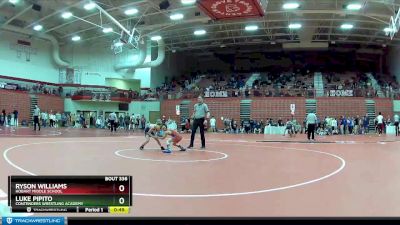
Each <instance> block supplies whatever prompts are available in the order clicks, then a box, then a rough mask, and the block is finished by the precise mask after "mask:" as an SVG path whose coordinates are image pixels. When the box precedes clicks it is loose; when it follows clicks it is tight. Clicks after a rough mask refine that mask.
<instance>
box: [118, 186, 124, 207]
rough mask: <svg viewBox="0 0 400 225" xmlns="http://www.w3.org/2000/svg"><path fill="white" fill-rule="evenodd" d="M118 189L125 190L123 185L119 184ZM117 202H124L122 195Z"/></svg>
mask: <svg viewBox="0 0 400 225" xmlns="http://www.w3.org/2000/svg"><path fill="white" fill-rule="evenodd" d="M118 190H119V191H120V192H124V191H125V186H124V185H119V187H118ZM118 202H119V204H121V205H123V204H124V203H125V199H124V197H121V198H119V200H118Z"/></svg>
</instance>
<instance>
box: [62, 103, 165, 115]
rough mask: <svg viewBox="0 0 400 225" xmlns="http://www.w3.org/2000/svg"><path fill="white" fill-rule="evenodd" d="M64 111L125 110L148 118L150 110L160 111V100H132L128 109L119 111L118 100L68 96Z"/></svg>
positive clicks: (130, 113)
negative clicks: (92, 99)
mask: <svg viewBox="0 0 400 225" xmlns="http://www.w3.org/2000/svg"><path fill="white" fill-rule="evenodd" d="M64 107H65V111H67V112H72V113H76V111H104V112H125V113H129V115H132V113H134V114H135V115H136V114H139V115H144V116H145V117H146V118H147V119H148V118H149V112H150V111H160V102H158V101H155V102H153V101H152V102H140V101H136V102H132V103H130V104H129V110H128V111H120V110H119V103H118V102H92V101H72V100H71V99H70V98H66V99H65V100H64Z"/></svg>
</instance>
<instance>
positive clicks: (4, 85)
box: [0, 82, 18, 90]
mask: <svg viewBox="0 0 400 225" xmlns="http://www.w3.org/2000/svg"><path fill="white" fill-rule="evenodd" d="M17 87H18V85H17V84H8V83H4V82H1V83H0V88H2V89H7V90H17Z"/></svg>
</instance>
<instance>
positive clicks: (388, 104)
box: [375, 98, 393, 120]
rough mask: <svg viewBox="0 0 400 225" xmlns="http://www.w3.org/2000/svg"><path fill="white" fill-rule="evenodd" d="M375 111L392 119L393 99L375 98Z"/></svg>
mask: <svg viewBox="0 0 400 225" xmlns="http://www.w3.org/2000/svg"><path fill="white" fill-rule="evenodd" d="M375 112H376V114H377V115H378V113H379V112H382V115H383V116H384V117H385V118H387V117H388V116H390V118H391V119H392V120H393V101H392V100H391V99H389V98H376V99H375Z"/></svg>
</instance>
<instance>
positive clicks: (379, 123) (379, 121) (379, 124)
mask: <svg viewBox="0 0 400 225" xmlns="http://www.w3.org/2000/svg"><path fill="white" fill-rule="evenodd" d="M376 122H377V127H378V133H379V136H381V134H382V131H383V116H382V113H381V112H379V115H378V116H377V117H376Z"/></svg>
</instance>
